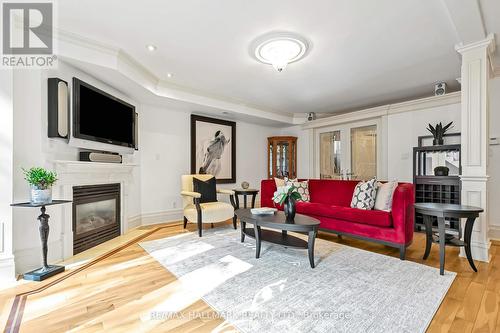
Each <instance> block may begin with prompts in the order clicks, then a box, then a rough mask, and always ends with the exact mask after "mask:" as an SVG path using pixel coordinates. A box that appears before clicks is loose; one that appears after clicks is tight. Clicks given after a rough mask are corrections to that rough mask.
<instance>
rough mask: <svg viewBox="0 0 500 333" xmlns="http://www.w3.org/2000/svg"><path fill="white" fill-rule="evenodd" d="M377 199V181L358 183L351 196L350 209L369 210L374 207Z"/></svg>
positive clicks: (373, 179)
mask: <svg viewBox="0 0 500 333" xmlns="http://www.w3.org/2000/svg"><path fill="white" fill-rule="evenodd" d="M376 197H377V179H375V178H372V179H371V180H368V181H366V182H363V181H361V182H359V183H358V185H356V188H355V189H354V193H353V195H352V201H351V208H359V209H366V210H370V209H373V206H375V198H376Z"/></svg>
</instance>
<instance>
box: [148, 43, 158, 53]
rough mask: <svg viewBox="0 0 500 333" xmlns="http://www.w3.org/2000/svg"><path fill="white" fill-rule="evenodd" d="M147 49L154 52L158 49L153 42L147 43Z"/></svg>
mask: <svg viewBox="0 0 500 333" xmlns="http://www.w3.org/2000/svg"><path fill="white" fill-rule="evenodd" d="M146 49H148V51H151V52H153V51H156V46H155V45H153V44H148V45H146Z"/></svg>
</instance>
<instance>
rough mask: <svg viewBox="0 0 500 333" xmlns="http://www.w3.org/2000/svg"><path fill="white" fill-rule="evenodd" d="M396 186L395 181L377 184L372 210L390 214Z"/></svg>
mask: <svg viewBox="0 0 500 333" xmlns="http://www.w3.org/2000/svg"><path fill="white" fill-rule="evenodd" d="M397 186H398V182H397V181H396V180H394V181H390V182H387V183H385V184H382V183H379V186H378V187H377V197H376V198H375V206H374V209H376V210H383V211H386V212H390V211H391V210H392V196H393V194H394V190H396V187H397Z"/></svg>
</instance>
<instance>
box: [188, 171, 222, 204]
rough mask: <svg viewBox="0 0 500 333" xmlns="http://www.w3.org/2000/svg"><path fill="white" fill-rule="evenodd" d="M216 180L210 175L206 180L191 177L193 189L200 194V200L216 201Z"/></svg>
mask: <svg viewBox="0 0 500 333" xmlns="http://www.w3.org/2000/svg"><path fill="white" fill-rule="evenodd" d="M216 186H217V184H216V180H215V177H212V178H210V179H208V180H205V181H204V180H201V179H198V178H196V177H193V190H194V192H198V193H200V194H201V198H200V202H201V203H205V202H216V201H217V190H216Z"/></svg>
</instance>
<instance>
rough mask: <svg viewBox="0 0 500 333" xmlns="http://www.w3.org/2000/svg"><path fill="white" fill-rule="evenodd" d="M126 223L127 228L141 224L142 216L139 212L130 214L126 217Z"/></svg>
mask: <svg viewBox="0 0 500 333" xmlns="http://www.w3.org/2000/svg"><path fill="white" fill-rule="evenodd" d="M127 225H128V230H130V229H133V228H136V227H138V226H140V225H142V216H141V215H140V214H139V215H134V216H130V217H129V218H127Z"/></svg>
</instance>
